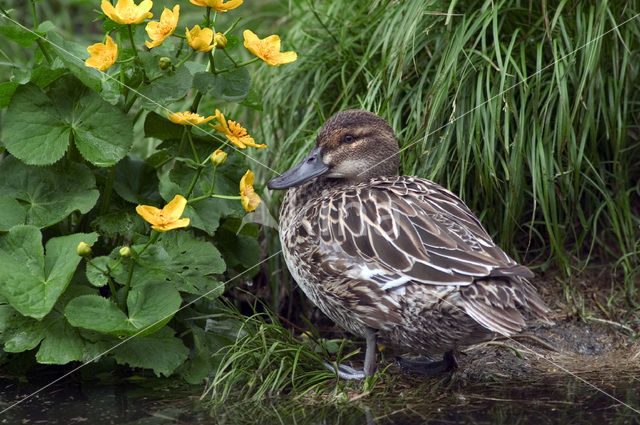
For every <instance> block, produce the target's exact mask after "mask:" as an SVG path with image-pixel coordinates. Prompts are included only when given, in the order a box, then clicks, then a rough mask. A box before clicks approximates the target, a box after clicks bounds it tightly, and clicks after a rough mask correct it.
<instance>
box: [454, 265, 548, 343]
mask: <svg viewBox="0 0 640 425" xmlns="http://www.w3.org/2000/svg"><path fill="white" fill-rule="evenodd" d="M460 297H461V300H462V305H463V307H464V310H465V312H466V313H467V314H468V315H469V316H471V317H472V318H473V319H474V320H475V321H476V322H478V323H480V324H481V325H482V326H484V327H485V328H487V329H489V330H491V331H493V332H497V333H499V334H502V335H505V336H510V335H513V334H514V333H516V332H518V331H520V330H522V329H523V328H524V327H526V320H525V317H524V315H523V313H525V315H529V314H530V315H533V316H534V317H536V318H538V319H541V320H542V321H544V322H546V323H551V321H550V320H549V319H548V314H549V312H550V310H549V308H548V307H547V306H546V305H545V303H544V301H542V299H541V298H540V296H539V295H538V294H537V292H536V290H535V288H534V287H533V285H531V283H529V282H528V281H527V280H526V279H524V278H517V277H516V278H511V279H509V278H485V279H480V280H477V281H475V282H474V283H473V284H471V285H469V286H466V287H463V288H461V290H460Z"/></svg>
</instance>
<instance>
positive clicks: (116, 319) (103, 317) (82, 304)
mask: <svg viewBox="0 0 640 425" xmlns="http://www.w3.org/2000/svg"><path fill="white" fill-rule="evenodd" d="M64 315H65V317H66V318H67V320H68V321H69V323H70V324H71V325H72V326H75V327H78V328H85V329H91V330H94V331H98V332H102V333H109V334H114V335H125V334H129V333H130V331H131V326H130V325H129V321H128V319H127V316H126V315H125V314H124V313H123V312H122V310H120V309H119V308H118V306H117V305H116V304H115V303H114V302H113V301H111V300H108V299H106V298H104V297H101V296H99V295H81V296H79V297H76V298H74V299H72V300H71V301H69V303H68V304H67V307H66V308H65V309H64Z"/></svg>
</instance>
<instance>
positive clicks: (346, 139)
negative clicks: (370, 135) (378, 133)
mask: <svg viewBox="0 0 640 425" xmlns="http://www.w3.org/2000/svg"><path fill="white" fill-rule="evenodd" d="M354 140H356V138H355V137H353V136H352V135H350V134H347V135H346V136H344V141H345V143H352V142H353V141H354Z"/></svg>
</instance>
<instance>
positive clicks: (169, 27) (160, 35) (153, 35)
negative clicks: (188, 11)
mask: <svg viewBox="0 0 640 425" xmlns="http://www.w3.org/2000/svg"><path fill="white" fill-rule="evenodd" d="M179 16H180V5H179V4H177V5H175V6H173V11H171V10H169V9H167V8H166V7H165V8H164V10H163V11H162V15H160V21H151V22H149V23H148V24H147V26H146V27H145V30H146V31H147V34H148V35H149V38H150V39H151V40H152V41H145V42H144V44H145V45H146V46H147V47H148V48H149V49H152V48H154V47H156V46H159V45H160V44H162V42H163V41H164V40H166V38H167V37H169V36H170V35H171V34H173V32H174V31H175V30H176V26H178V17H179Z"/></svg>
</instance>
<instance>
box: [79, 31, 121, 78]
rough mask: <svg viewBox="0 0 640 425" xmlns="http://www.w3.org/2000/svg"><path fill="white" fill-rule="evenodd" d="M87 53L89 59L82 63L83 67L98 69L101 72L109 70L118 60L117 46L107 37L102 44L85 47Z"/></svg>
mask: <svg viewBox="0 0 640 425" xmlns="http://www.w3.org/2000/svg"><path fill="white" fill-rule="evenodd" d="M87 52H89V54H90V55H91V57H90V58H89V59H87V60H86V61H84V64H85V66H88V67H90V68H96V69H99V70H100V71H102V72H104V71H106V70H107V69H109V68H111V66H112V65H113V64H114V63H116V60H117V59H118V45H117V44H116V43H115V42H114V41H113V39H112V38H111V37H109V36H108V35H107V36H106V41H105V42H104V43H95V44H92V45H91V46H89V47H87Z"/></svg>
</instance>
